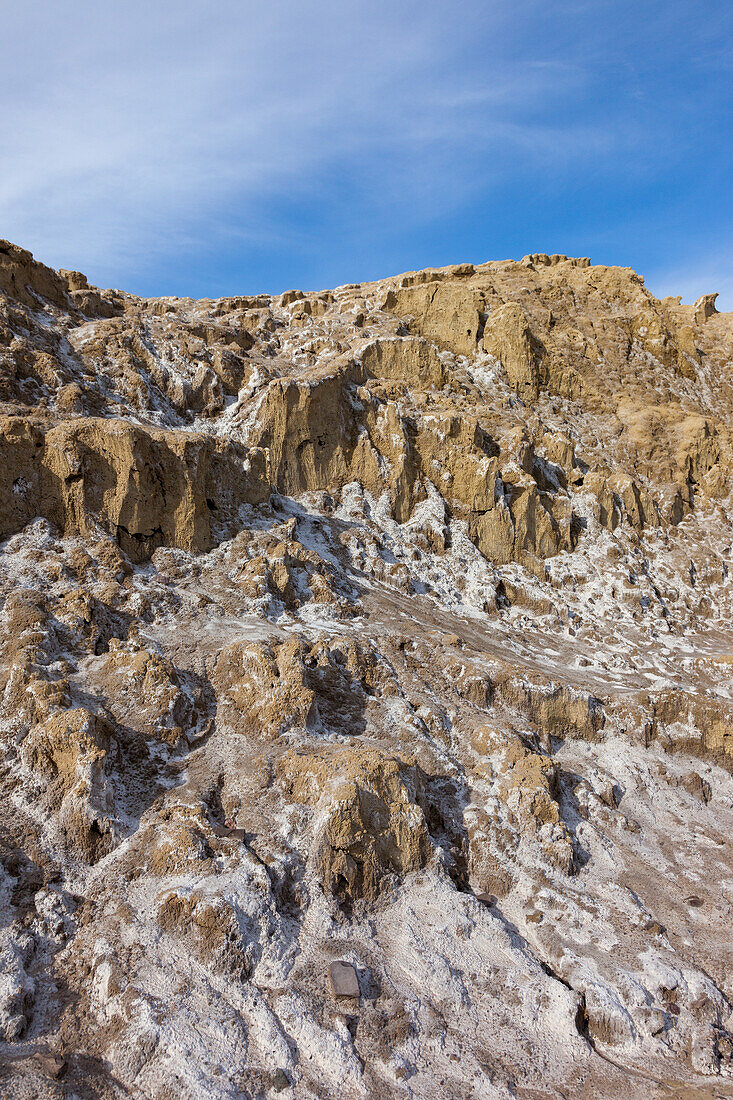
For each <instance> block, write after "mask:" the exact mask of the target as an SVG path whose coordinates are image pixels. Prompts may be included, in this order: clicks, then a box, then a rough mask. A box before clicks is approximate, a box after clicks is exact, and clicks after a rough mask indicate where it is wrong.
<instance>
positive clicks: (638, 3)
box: [0, 0, 733, 309]
mask: <svg viewBox="0 0 733 1100" xmlns="http://www.w3.org/2000/svg"><path fill="white" fill-rule="evenodd" d="M2 35H3V45H4V50H3V65H2V66H1V67H0V157H1V161H0V163H1V164H2V171H0V236H5V237H8V238H9V239H10V240H13V241H15V242H16V243H18V244H21V245H23V246H24V247H26V248H30V249H31V250H32V251H33V252H34V253H35V254H36V255H37V256H38V258H39V259H42V260H44V261H45V262H47V263H50V264H52V265H53V266H56V267H71V268H79V269H80V270H82V271H84V272H86V273H87V274H88V275H89V277H90V279H91V280H92V281H93V282H95V283H97V284H99V285H102V286H120V287H123V288H124V289H127V290H131V291H135V292H137V293H141V294H147V295H157V294H191V295H195V296H203V295H208V296H211V297H214V296H218V295H223V294H230V293H247V292H253V291H271V292H276V291H280V290H283V289H286V288H289V287H302V288H304V289H317V288H321V287H326V286H334V285H338V284H340V283H344V282H358V281H362V280H366V279H372V278H379V277H384V276H387V275H390V274H395V273H397V272H400V271H405V270H409V269H413V268H420V267H425V266H430V265H442V264H447V263H454V262H458V261H468V260H470V261H474V262H481V261H483V260H487V259H502V258H506V257H516V258H519V257H521V256H522V255H523V254H524V253H526V252H534V251H542V252H566V253H568V254H570V255H590V256H591V258H592V259H593V260H594V262H598V263H612V264H624V265H630V266H633V267H635V268H636V269H637V270H639V271H640V272H641V273H642V274H643V275H644V276H645V277H646V281H647V285H648V286H650V288H651V289H652V290H654V292H655V293H659V294H664V293H681V294H682V295H683V299H684V300H685V301H688V300H692V299H693V298H695V297H696V296H697V295H699V294H701V293H703V292H707V291H710V290H718V291H720V294H721V301H720V303H719V304H720V305H721V307H722V308H728V309H733V265H732V264H731V256H732V255H733V203H732V201H731V200H732V197H733V187H732V186H731V178H732V177H733V143H732V142H731V132H732V129H733V126H732V124H733V117H732V116H733V112H732V110H731V105H732V100H733V92H732V86H733V80H732V77H733V4H731V0H706V2H705V3H704V4H702V3H700V2H699V0H698V2H692V0H690V2H674V0H671V2H660V0H655V2H653V3H652V2H647V0H635V2H633V3H632V2H626V0H592V2H581V0H578V2H563V0H557V2H554V3H548V2H547V0H543V2H542V3H536V2H534V0H514V2H512V3H505V2H503V0H497V2H484V3H481V2H478V0H452V2H445V3H443V2H436V0H420V2H413V0H392V2H390V3H387V2H382V0H371V2H370V3H360V2H352V0H339V2H332V0H300V2H291V0H267V2H262V0H258V2H257V3H254V2H250V0H239V2H233V0H211V2H210V3H202V2H197V3H193V2H191V0H177V2H176V3H173V2H172V0H170V2H166V3H161V2H159V0H147V2H145V3H142V2H139V0H125V2H124V3H119V4H112V3H104V2H102V3H100V2H99V0H94V2H87V0H69V3H67V4H59V3H58V2H57V0H53V2H51V0H27V2H26V3H25V4H24V5H19V4H17V5H14V6H13V9H12V10H11V9H10V7H9V6H6V10H5V11H4V13H3V30H2Z"/></svg>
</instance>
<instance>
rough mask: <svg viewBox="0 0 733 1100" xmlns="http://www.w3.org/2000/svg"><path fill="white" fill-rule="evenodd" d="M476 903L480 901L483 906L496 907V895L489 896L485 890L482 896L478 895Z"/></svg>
mask: <svg viewBox="0 0 733 1100" xmlns="http://www.w3.org/2000/svg"><path fill="white" fill-rule="evenodd" d="M476 901H480V902H481V904H482V905H496V898H495V897H494V895H493V894H487V893H486V891H485V890H482V891H481V893H480V894H476Z"/></svg>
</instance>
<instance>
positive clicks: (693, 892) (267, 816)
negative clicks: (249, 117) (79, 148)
mask: <svg viewBox="0 0 733 1100" xmlns="http://www.w3.org/2000/svg"><path fill="white" fill-rule="evenodd" d="M715 298H716V295H714V294H707V295H703V296H702V297H701V298H699V299H698V301H697V302H696V303H695V304H694V306H693V305H683V304H682V302H681V300H680V299H679V298H665V299H664V300H662V301H660V300H657V299H656V298H654V297H653V295H651V294H650V293H649V292H648V291H647V289H646V288H645V286H644V283H643V280H642V279H641V278H640V277H639V276H638V275H636V274H635V273H634V272H633V271H631V270H629V269H626V268H608V267H603V266H597V265H593V264H592V263H591V262H590V260H589V259H587V258H580V259H571V258H568V257H567V256H562V255H553V256H549V255H545V254H541V253H536V254H532V255H529V256H526V257H524V258H523V259H522V260H521V261H519V262H513V261H502V262H492V263H486V264H480V265H472V264H461V265H455V266H453V267H449V268H443V269H440V270H428V271H423V272H409V273H406V274H404V275H402V276H398V277H396V278H393V279H386V280H383V281H381V282H376V283H369V284H361V285H350V286H344V287H339V288H336V289H335V290H333V291H323V292H310V291H307V292H306V291H300V290H291V291H286V292H285V293H284V294H282V295H280V296H277V297H272V296H269V295H258V296H245V295H240V296H232V297H228V298H223V299H219V300H202V301H194V300H192V299H179V298H161V299H154V300H144V299H140V298H136V297H134V296H132V295H129V294H125V293H123V292H120V291H110V290H101V289H99V288H96V287H92V286H90V285H89V283H88V281H87V279H86V278H85V276H84V275H83V274H81V273H80V272H75V271H61V272H54V271H52V270H50V269H49V268H47V267H44V266H43V265H42V264H39V263H38V262H36V261H35V260H34V259H33V257H32V256H31V255H30V253H28V252H25V251H24V250H23V249H20V248H17V247H16V246H14V245H11V244H9V243H8V242H2V243H0V539H1V540H2V542H1V543H0V793H2V798H1V799H0V916H1V917H2V920H1V921H0V1093H1V1094H2V1095H3V1096H4V1095H8V1096H13V1097H15V1096H19V1097H25V1096H33V1097H36V1096H42V1097H57V1096H61V1095H69V1096H72V1095H73V1096H79V1097H90V1098H91V1097H92V1096H93V1097H95V1098H96V1097H105V1098H106V1097H109V1098H115V1100H116V1098H118V1097H119V1098H122V1097H134V1098H136V1100H137V1098H140V1100H159V1098H161V1097H164V1096H171V1095H176V1096H182V1097H190V1098H191V1100H193V1098H194V1097H195V1098H196V1100H199V1098H208V1100H225V1098H226V1100H234V1098H235V1097H237V1098H238V1097H252V1098H258V1100H259V1098H269V1097H274V1096H287V1097H296V1098H297V1100H315V1098H316V1097H317V1098H319V1100H320V1098H322V1097H341V1096H349V1097H365V1098H367V1097H368V1098H371V1097H379V1098H380V1100H381V1098H382V1097H392V1096H394V1097H413V1098H418V1097H419V1098H420V1100H423V1098H425V1100H431V1098H432V1100H438V1098H440V1100H442V1098H444V1097H446V1096H456V1097H458V1096H460V1097H463V1096H466V1097H468V1096H476V1097H479V1096H481V1097H484V1096H485V1097H497V1098H508V1097H511V1096H517V1097H519V1096H526V1097H529V1096H537V1097H539V1096H550V1095H553V1096H554V1095H558V1096H559V1095H563V1096H568V1097H573V1098H578V1100H581V1098H584V1097H587V1098H588V1100H590V1098H591V1097H597V1096H609V1095H614V1096H618V1097H619V1098H627V1100H632V1098H633V1100H635V1098H637V1097H639V1096H642V1095H643V1096H645V1097H647V1096H648V1097H658V1098H659V1100H662V1098H663V1097H668V1096H670V1095H673V1094H674V1095H679V1096H683V1095H684V1096H690V1097H692V1096H695V1097H709V1098H711V1100H712V1098H713V1097H720V1096H727V1095H729V1094H732V1095H733V1093H731V1088H730V1079H731V1075H732V1074H733V1062H732V1056H733V1035H732V1029H733V1018H732V1016H731V1008H732V1005H731V999H732V998H733V984H732V983H731V977H730V975H731V973H732V972H733V971H732V968H731V962H732V960H731V944H730V927H731V913H732V912H733V889H732V888H731V882H733V874H732V873H731V869H732V863H733V855H732V851H731V846H730V835H731V831H732V830H733V800H732V795H733V780H732V779H731V772H732V771H733V704H732V703H731V699H732V698H733V685H732V684H731V682H730V680H731V669H733V633H732V632H731V627H730V623H731V611H732V610H733V608H732V600H731V580H730V576H731V567H732V566H733V562H731V546H733V522H732V521H731V515H732V514H733V510H732V508H731V503H732V502H731V498H730V494H731V465H732V457H733V450H732V440H733V435H732V431H733V318H732V317H731V315H730V314H724V313H718V312H717V311H716V308H715Z"/></svg>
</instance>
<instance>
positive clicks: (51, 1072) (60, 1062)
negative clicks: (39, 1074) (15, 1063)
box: [36, 1054, 66, 1080]
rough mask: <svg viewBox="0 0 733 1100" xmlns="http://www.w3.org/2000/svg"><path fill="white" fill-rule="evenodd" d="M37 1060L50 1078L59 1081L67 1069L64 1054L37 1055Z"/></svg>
mask: <svg viewBox="0 0 733 1100" xmlns="http://www.w3.org/2000/svg"><path fill="white" fill-rule="evenodd" d="M36 1060H37V1062H38V1064H39V1066H40V1067H41V1069H42V1070H43V1071H44V1073H47V1074H48V1076H49V1077H53V1078H54V1080H58V1078H59V1077H61V1075H62V1074H63V1072H64V1070H65V1069H66V1059H65V1058H64V1056H63V1055H62V1054H37V1055H36Z"/></svg>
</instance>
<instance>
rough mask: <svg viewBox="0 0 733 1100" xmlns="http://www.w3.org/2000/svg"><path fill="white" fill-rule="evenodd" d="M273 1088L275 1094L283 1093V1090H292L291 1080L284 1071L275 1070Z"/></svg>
mask: <svg viewBox="0 0 733 1100" xmlns="http://www.w3.org/2000/svg"><path fill="white" fill-rule="evenodd" d="M272 1087H273V1088H274V1090H275V1092H282V1091H283V1089H287V1088H290V1078H289V1077H288V1075H287V1073H286V1072H285V1070H284V1069H278V1070H275V1072H274V1073H273V1075H272Z"/></svg>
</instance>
